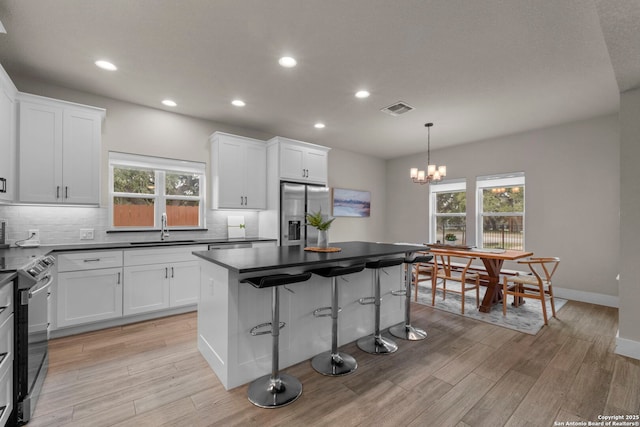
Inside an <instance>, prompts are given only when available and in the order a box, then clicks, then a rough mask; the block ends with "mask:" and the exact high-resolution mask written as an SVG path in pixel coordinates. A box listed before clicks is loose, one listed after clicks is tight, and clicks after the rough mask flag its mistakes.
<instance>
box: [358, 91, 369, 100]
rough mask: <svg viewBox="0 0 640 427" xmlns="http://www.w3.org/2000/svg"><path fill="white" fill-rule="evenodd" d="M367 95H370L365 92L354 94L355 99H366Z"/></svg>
mask: <svg viewBox="0 0 640 427" xmlns="http://www.w3.org/2000/svg"><path fill="white" fill-rule="evenodd" d="M369 95H371V94H370V93H369V91H366V90H359V91H357V92H356V98H368V97H369Z"/></svg>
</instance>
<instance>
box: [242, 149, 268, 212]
mask: <svg viewBox="0 0 640 427" xmlns="http://www.w3.org/2000/svg"><path fill="white" fill-rule="evenodd" d="M245 153H246V155H245V161H244V164H245V165H246V171H245V189H244V194H245V197H246V198H245V206H244V208H247V209H266V208H267V149H266V146H262V147H261V146H256V145H252V144H251V145H247V146H245Z"/></svg>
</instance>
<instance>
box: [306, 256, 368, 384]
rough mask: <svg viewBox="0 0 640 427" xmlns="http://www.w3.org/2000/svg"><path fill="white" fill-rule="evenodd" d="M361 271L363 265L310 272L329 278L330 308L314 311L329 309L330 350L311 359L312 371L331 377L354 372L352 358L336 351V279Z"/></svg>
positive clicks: (355, 363)
mask: <svg viewBox="0 0 640 427" xmlns="http://www.w3.org/2000/svg"><path fill="white" fill-rule="evenodd" d="M362 270H364V264H356V265H350V266H347V267H341V266H337V267H327V268H319V269H317V270H313V271H312V273H314V274H317V275H318V276H322V277H328V278H331V307H324V308H322V309H318V310H316V312H317V311H319V310H326V309H328V308H330V309H331V350H330V351H325V352H322V353H320V354H318V355H317V356H315V357H314V358H313V359H311V366H312V367H313V369H315V370H316V371H318V372H319V373H321V374H323V375H328V376H332V377H335V376H341V375H347V374H350V373H352V372H354V371H355V370H356V368H357V367H358V362H356V359H355V358H354V357H353V356H351V355H350V354H347V353H344V352H339V351H338V312H339V311H340V307H339V306H338V283H337V277H338V276H344V275H346V274H352V273H358V272H360V271H362ZM314 314H315V312H314ZM320 316H322V315H318V317H320Z"/></svg>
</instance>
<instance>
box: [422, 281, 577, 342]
mask: <svg viewBox="0 0 640 427" xmlns="http://www.w3.org/2000/svg"><path fill="white" fill-rule="evenodd" d="M430 285H431V282H430V281H425V282H421V283H420V285H419V286H418V303H420V304H424V305H427V306H429V307H431V286H430ZM456 286H457V289H460V284H459V283H455V282H451V283H450V282H447V288H452V289H456ZM485 289H486V288H484V287H481V288H480V299H482V297H483V295H484V291H485ZM510 299H511V298H509V300H510ZM554 301H555V305H556V314H557V312H558V311H559V310H560V309H561V308H562V307H563V306H564V305H565V304H566V303H567V300H564V299H561V298H558V297H555V298H554ZM464 302H465V305H464V317H469V318H471V319H476V320H480V321H482V322H487V323H491V324H492V325H497V326H502V327H503V328H509V329H514V330H516V331H520V332H524V333H526V334H531V335H535V334H537V333H538V331H539V330H540V329H541V328H542V327H543V326H544V319H543V318H542V305H541V304H540V302H539V301H537V300H531V299H528V300H526V303H525V304H521V305H520V306H519V307H514V306H512V305H511V303H509V304H507V315H506V316H503V315H502V305H500V304H497V305H495V306H493V308H492V310H491V312H489V313H482V312H481V311H479V310H478V309H477V308H476V296H475V292H473V291H470V292H467V294H466V296H465V301H464ZM460 304H461V296H460V295H459V294H454V293H450V292H447V298H446V299H444V300H443V299H442V292H441V291H438V292H437V294H436V304H435V306H434V308H437V309H438V310H443V311H447V312H449V313H453V314H457V315H460V316H462V314H460ZM547 316H548V317H549V322H553V321H554V319H553V318H552V317H551V303H549V302H547Z"/></svg>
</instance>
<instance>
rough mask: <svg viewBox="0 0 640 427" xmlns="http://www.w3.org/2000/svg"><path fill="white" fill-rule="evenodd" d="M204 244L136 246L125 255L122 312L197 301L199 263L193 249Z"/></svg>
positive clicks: (164, 307)
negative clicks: (147, 247) (136, 247)
mask: <svg viewBox="0 0 640 427" xmlns="http://www.w3.org/2000/svg"><path fill="white" fill-rule="evenodd" d="M198 250H207V247H206V246H198V247H184V246H174V247H170V248H153V249H135V250H130V251H125V254H124V265H125V267H124V280H125V283H126V286H125V290H124V315H125V316H126V315H131V314H140V313H147V312H150V311H157V310H163V309H167V308H174V307H181V306H185V305H190V304H196V303H197V302H198V295H199V290H200V263H199V262H198V261H196V260H194V256H193V255H192V252H193V251H198Z"/></svg>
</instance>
